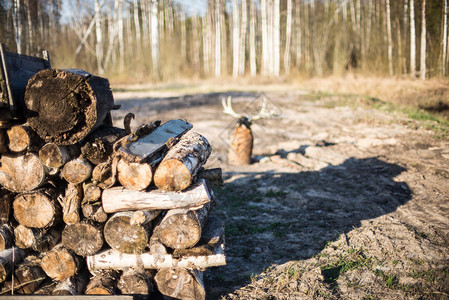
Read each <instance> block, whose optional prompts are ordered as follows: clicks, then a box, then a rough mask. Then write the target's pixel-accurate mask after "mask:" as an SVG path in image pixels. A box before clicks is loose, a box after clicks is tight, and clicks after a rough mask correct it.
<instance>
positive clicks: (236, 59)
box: [232, 0, 240, 78]
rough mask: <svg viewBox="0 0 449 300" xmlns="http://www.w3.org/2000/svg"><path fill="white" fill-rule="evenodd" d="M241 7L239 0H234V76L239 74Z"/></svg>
mask: <svg viewBox="0 0 449 300" xmlns="http://www.w3.org/2000/svg"><path fill="white" fill-rule="evenodd" d="M239 41H240V39H239V9H238V3H237V0H232V77H234V78H237V77H238V75H239Z"/></svg>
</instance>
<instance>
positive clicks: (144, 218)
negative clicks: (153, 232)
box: [129, 209, 162, 225]
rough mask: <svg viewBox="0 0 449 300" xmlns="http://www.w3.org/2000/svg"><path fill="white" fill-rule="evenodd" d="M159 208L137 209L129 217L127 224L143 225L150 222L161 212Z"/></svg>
mask: <svg viewBox="0 0 449 300" xmlns="http://www.w3.org/2000/svg"><path fill="white" fill-rule="evenodd" d="M161 212H162V211H161V210H159V209H156V210H137V211H135V212H133V214H132V216H131V219H130V220H129V224H131V225H143V224H147V223H150V222H151V221H153V220H154V219H155V218H156V217H157V216H159V215H160V214H161Z"/></svg>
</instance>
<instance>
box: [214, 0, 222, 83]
mask: <svg viewBox="0 0 449 300" xmlns="http://www.w3.org/2000/svg"><path fill="white" fill-rule="evenodd" d="M220 2H221V1H220V0H216V1H215V76H217V77H218V76H220V74H221V31H222V30H221V20H220V19H221V18H220V15H221V12H220V9H221V5H220V4H221V3H220Z"/></svg>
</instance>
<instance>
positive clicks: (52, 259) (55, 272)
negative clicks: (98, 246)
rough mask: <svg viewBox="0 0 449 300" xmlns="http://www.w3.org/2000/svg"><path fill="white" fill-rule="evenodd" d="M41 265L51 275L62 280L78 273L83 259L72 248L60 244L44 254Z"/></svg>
mask: <svg viewBox="0 0 449 300" xmlns="http://www.w3.org/2000/svg"><path fill="white" fill-rule="evenodd" d="M41 266H42V269H43V270H44V271H45V273H46V274H47V275H48V276H49V277H51V278H53V279H55V280H59V281H62V280H64V279H66V278H68V277H71V276H74V275H75V274H77V273H78V271H79V270H80V268H81V266H82V261H81V259H80V257H79V256H77V255H76V254H75V253H73V252H72V251H71V250H69V249H67V248H66V247H64V246H63V245H62V244H59V245H57V246H55V247H54V248H53V249H52V250H50V251H49V252H47V253H46V254H45V255H44V257H43V258H42V262H41Z"/></svg>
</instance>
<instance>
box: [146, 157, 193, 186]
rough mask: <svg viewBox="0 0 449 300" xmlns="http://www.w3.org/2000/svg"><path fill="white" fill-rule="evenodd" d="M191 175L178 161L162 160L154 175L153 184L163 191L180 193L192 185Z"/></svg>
mask: <svg viewBox="0 0 449 300" xmlns="http://www.w3.org/2000/svg"><path fill="white" fill-rule="evenodd" d="M192 180H193V177H192V174H191V173H190V171H189V169H188V168H187V167H186V166H185V165H184V163H183V162H181V161H179V160H175V159H172V160H164V161H163V162H162V163H161V164H160V165H159V167H158V168H157V171H156V173H155V175H154V184H155V185H156V186H157V187H158V188H160V189H161V190H164V191H182V190H184V189H186V188H188V187H189V186H190V185H191V184H192Z"/></svg>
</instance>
